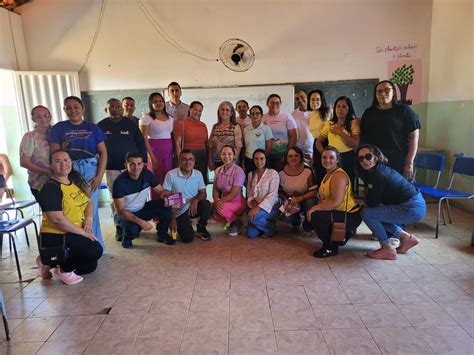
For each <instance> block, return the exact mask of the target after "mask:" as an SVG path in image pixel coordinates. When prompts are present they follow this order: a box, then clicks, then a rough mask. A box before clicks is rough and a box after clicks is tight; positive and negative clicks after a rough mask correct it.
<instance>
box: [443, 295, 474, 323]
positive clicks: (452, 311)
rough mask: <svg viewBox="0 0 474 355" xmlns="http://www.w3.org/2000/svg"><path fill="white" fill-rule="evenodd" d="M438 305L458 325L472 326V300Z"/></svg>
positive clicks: (473, 321)
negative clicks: (470, 324)
mask: <svg viewBox="0 0 474 355" xmlns="http://www.w3.org/2000/svg"><path fill="white" fill-rule="evenodd" d="M438 305H439V306H440V307H441V308H443V309H444V310H445V311H446V312H447V313H448V314H449V315H450V316H451V317H453V318H454V320H455V321H457V322H458V323H473V324H474V300H469V301H449V302H438Z"/></svg>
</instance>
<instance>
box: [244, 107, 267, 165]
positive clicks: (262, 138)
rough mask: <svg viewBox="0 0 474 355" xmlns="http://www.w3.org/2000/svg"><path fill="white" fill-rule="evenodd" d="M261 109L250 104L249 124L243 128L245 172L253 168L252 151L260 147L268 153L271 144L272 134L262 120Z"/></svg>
mask: <svg viewBox="0 0 474 355" xmlns="http://www.w3.org/2000/svg"><path fill="white" fill-rule="evenodd" d="M262 117H263V109H262V108H261V107H260V106H258V105H255V106H252V108H251V109H250V119H251V124H250V125H249V126H247V127H246V128H245V129H244V143H245V160H244V167H245V173H246V174H248V173H249V172H250V171H251V170H253V168H254V166H253V153H254V152H255V150H257V149H262V150H264V151H265V154H270V152H271V151H272V146H273V134H272V130H271V129H270V127H268V126H267V125H266V124H264V123H263V122H262Z"/></svg>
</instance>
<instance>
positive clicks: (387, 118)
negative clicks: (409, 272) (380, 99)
mask: <svg viewBox="0 0 474 355" xmlns="http://www.w3.org/2000/svg"><path fill="white" fill-rule="evenodd" d="M420 128H421V124H420V121H419V119H418V115H417V114H416V113H415V112H414V111H413V110H412V109H411V108H410V106H407V105H405V104H395V105H393V107H392V108H390V109H388V110H381V109H379V108H377V107H374V106H372V107H369V108H368V109H367V110H366V111H365V112H364V114H363V115H362V119H361V123H360V131H361V135H360V140H361V144H373V145H375V146H377V147H379V148H380V150H382V153H383V154H384V155H385V156H386V157H387V158H388V166H390V167H391V168H393V169H395V170H396V171H398V172H399V173H401V174H403V168H404V166H405V159H406V156H407V154H408V134H410V133H411V132H413V131H415V130H417V129H420Z"/></svg>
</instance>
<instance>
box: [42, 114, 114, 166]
mask: <svg viewBox="0 0 474 355" xmlns="http://www.w3.org/2000/svg"><path fill="white" fill-rule="evenodd" d="M47 139H48V141H49V142H50V143H56V144H59V145H60V147H61V149H66V150H67V151H68V153H69V155H70V156H71V159H72V160H79V159H87V158H92V157H94V156H96V155H97V144H99V143H102V142H104V141H105V135H104V132H102V130H101V129H100V128H99V127H97V125H96V124H94V123H92V122H89V121H82V123H81V124H79V125H74V124H72V123H71V122H69V121H61V122H58V123H56V124H55V125H54V126H53V127H52V128H51V129H50V131H49V133H48V137H47Z"/></svg>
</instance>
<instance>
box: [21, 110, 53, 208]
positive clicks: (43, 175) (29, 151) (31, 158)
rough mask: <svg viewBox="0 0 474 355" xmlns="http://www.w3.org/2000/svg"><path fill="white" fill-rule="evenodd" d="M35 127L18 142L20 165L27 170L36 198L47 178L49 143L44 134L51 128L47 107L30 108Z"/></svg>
mask: <svg viewBox="0 0 474 355" xmlns="http://www.w3.org/2000/svg"><path fill="white" fill-rule="evenodd" d="M31 119H32V120H33V122H34V123H35V128H34V129H33V130H32V131H31V132H27V133H25V135H24V136H23V138H22V140H21V143H20V165H21V167H23V168H25V169H27V170H28V185H30V189H31V193H32V194H33V196H34V197H35V199H36V198H38V193H39V191H40V190H41V188H42V187H43V185H44V183H45V182H46V181H48V180H49V178H50V176H51V170H50V169H49V143H48V141H47V140H46V136H47V134H48V132H49V130H50V128H51V113H50V112H49V110H48V108H47V107H44V106H35V107H33V109H32V110H31Z"/></svg>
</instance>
